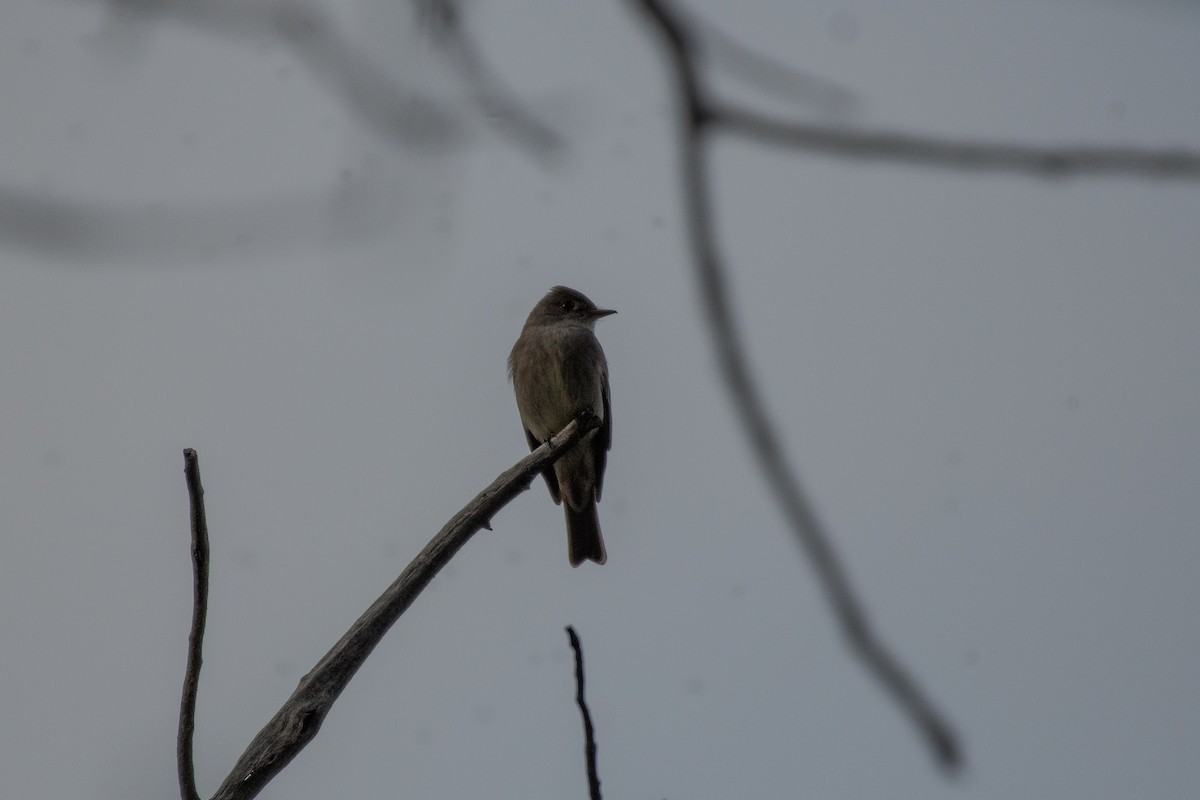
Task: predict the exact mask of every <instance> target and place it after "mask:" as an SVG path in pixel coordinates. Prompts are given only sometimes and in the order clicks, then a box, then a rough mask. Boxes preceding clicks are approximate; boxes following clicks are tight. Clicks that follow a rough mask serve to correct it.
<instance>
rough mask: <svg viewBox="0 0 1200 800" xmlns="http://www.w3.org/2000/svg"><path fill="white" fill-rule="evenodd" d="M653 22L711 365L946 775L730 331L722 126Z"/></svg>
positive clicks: (683, 56) (936, 738) (926, 724)
mask: <svg viewBox="0 0 1200 800" xmlns="http://www.w3.org/2000/svg"><path fill="white" fill-rule="evenodd" d="M633 2H634V3H635V4H636V5H637V6H638V7H639V8H640V9H641V10H642V11H643V12H644V13H645V14H646V15H647V16H648V17H649V18H650V19H651V20H652V21H653V22H654V24H655V26H656V27H657V29H658V33H659V34H660V35H661V37H662V41H663V42H664V44H665V45H666V49H667V52H668V54H669V56H670V59H671V65H672V67H673V68H674V71H675V78H676V82H677V90H678V93H679V97H680V99H681V103H680V109H679V113H680V117H681V124H680V148H681V154H682V172H683V182H684V199H685V203H686V211H687V214H686V217H687V225H688V232H689V235H690V240H691V247H692V251H693V256H694V258H695V264H696V271H697V273H698V277H699V280H700V291H701V294H702V295H703V301H704V305H705V311H706V318H707V320H708V323H709V328H710V330H711V332H712V336H713V344H714V346H715V347H716V350H717V362H718V365H719V367H720V370H721V374H722V375H723V377H724V379H725V384H726V386H727V387H728V389H729V392H730V394H731V395H732V396H733V401H734V404H735V406H736V407H737V411H738V412H739V413H738V420H739V421H740V422H741V423H742V426H743V428H744V430H745V434H746V437H747V439H749V441H750V446H751V449H752V450H753V452H754V455H755V456H756V457H757V459H758V463H759V467H760V468H761V469H762V471H763V475H764V476H765V477H766V479H767V482H768V484H769V485H770V487H771V489H772V491H773V492H774V493H775V499H776V501H777V502H778V503H779V505H780V506H781V508H782V509H783V512H784V514H785V515H786V517H787V519H788V522H789V524H790V525H791V528H792V531H793V533H795V535H796V537H797V539H798V540H799V542H800V545H801V547H802V548H803V549H804V552H805V554H806V555H807V556H808V559H809V561H810V562H811V564H812V566H813V569H814V571H815V572H816V573H817V577H818V578H819V580H820V581H821V583H822V584H823V587H824V590H825V594H826V596H827V598H828V599H829V602H830V605H832V607H833V612H834V615H835V616H836V618H837V621H838V623H839V625H840V626H841V629H842V634H843V636H845V637H846V640H847V642H848V643H849V645H850V648H851V651H852V652H853V653H854V654H855V655H856V656H857V657H858V658H859V660H860V661H862V663H863V665H864V666H865V667H866V668H867V670H868V671H869V672H870V673H871V674H872V675H873V676H874V678H875V679H876V680H877V681H879V683H880V684H881V685H882V686H883V687H884V689H885V690H887V692H888V693H889V695H890V696H891V697H892V699H893V700H894V701H895V702H896V703H897V704H898V705H899V706H900V707H901V708H902V709H903V710H904V711H905V712H906V713H907V714H908V715H909V717H910V718H911V719H912V721H913V722H914V724H916V726H917V728H918V730H919V731H920V732H921V734H922V735H923V736H924V737H925V740H926V741H927V742H928V744H929V746H930V748H931V749H932V751H933V753H934V756H935V758H936V759H937V761H938V763H939V764H940V765H941V766H942V767H943V768H945V769H947V770H954V769H957V768H958V767H959V766H960V765H961V762H962V755H961V752H960V749H959V745H958V740H957V738H956V737H955V735H954V733H953V731H952V730H951V728H950V726H949V724H948V723H947V722H946V721H945V720H943V719H942V717H941V715H940V714H939V713H938V712H937V710H936V709H935V708H934V707H933V704H932V702H931V701H930V700H929V699H928V698H927V697H926V696H925V695H924V693H923V692H922V691H921V689H920V687H919V686H918V685H917V684H916V682H915V681H914V680H913V679H912V677H911V676H910V675H909V674H908V672H907V671H906V670H905V669H904V668H903V667H902V666H901V665H900V663H899V661H898V660H897V659H896V658H895V656H893V655H892V654H891V653H889V652H888V650H887V648H886V647H884V645H883V644H882V643H881V642H880V641H879V638H878V637H877V636H876V634H875V632H874V630H873V628H872V626H871V624H870V620H869V619H868V618H867V615H866V611H865V610H864V609H863V607H862V604H861V603H860V602H859V600H858V598H857V597H856V595H855V594H854V591H853V589H852V588H851V586H850V580H849V578H848V576H847V575H846V571H845V569H844V568H843V566H842V564H841V560H840V559H839V558H838V555H837V552H836V551H835V550H834V548H833V545H832V543H831V542H830V539H829V536H828V534H827V533H826V532H825V530H824V528H823V527H822V525H821V522H820V519H819V518H818V517H817V514H816V512H815V511H814V510H813V507H812V505H811V504H810V503H809V501H808V498H807V497H806V496H805V494H804V490H803V488H802V487H801V485H800V482H799V480H798V479H797V478H796V476H795V474H794V472H793V470H792V469H791V467H790V466H789V465H788V463H787V459H786V458H785V456H784V453H783V449H782V447H781V446H780V445H779V442H780V441H781V439H780V436H779V434H778V432H777V431H776V430H775V425H774V423H773V422H772V421H771V418H770V415H769V414H768V412H767V408H766V403H765V402H764V400H763V398H762V395H761V394H760V393H759V390H758V387H757V385H756V384H755V381H754V378H753V376H752V375H751V374H750V368H749V366H748V361H747V358H746V350H745V347H744V346H743V344H742V342H741V337H740V334H739V332H738V328H737V326H736V324H735V323H734V319H733V310H732V307H731V306H730V303H729V291H728V288H727V286H726V280H725V266H724V263H723V261H722V259H721V255H720V251H719V248H718V246H717V242H716V235H715V232H714V219H713V216H714V215H713V209H712V201H711V199H710V197H709V175H708V165H707V160H706V157H705V155H706V154H705V147H706V146H707V144H708V141H709V134H711V133H712V132H713V130H714V125H715V124H716V123H717V122H718V119H717V117H716V116H715V114H714V112H713V111H712V107H711V106H710V105H709V104H708V100H707V97H706V94H705V91H704V88H703V86H702V84H701V83H700V80H699V77H698V76H697V73H696V69H695V50H694V46H693V43H692V39H691V35H690V32H689V31H688V30H687V29H686V28H685V26H684V25H683V24H682V23H681V22H680V21H679V20H677V19H676V18H675V17H674V15H673V12H671V11H668V9H667V7H666V4H665V3H664V2H662V0H633Z"/></svg>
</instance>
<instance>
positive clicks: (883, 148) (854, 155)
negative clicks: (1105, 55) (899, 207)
mask: <svg viewBox="0 0 1200 800" xmlns="http://www.w3.org/2000/svg"><path fill="white" fill-rule="evenodd" d="M710 113H711V121H712V123H713V124H714V125H719V126H721V127H723V128H726V129H728V130H729V131H732V132H735V133H740V134H742V135H743V136H746V137H748V138H750V139H755V140H757V141H760V142H763V143H765V144H771V145H776V146H779V147H790V148H795V149H797V150H808V151H811V152H813V153H820V154H822V155H827V156H835V157H838V158H850V159H857V160H860V161H891V162H896V163H901V164H911V165H913V166H918V167H941V168H946V169H961V170H975V171H990V172H1010V173H1026V174H1030V175H1034V176H1038V177H1044V178H1066V177H1070V176H1075V175H1133V176H1137V177H1142V178H1179V179H1187V180H1195V179H1196V178H1200V152H1197V151H1195V150H1183V149H1179V150H1154V149H1146V148H1137V147H1087V146H1082V145H1080V146H1068V147H1036V146H1032V145H1021V144H1006V143H1004V142H965V141H960V140H955V139H944V138H938V137H933V136H917V135H913V134H907V133H895V132H882V131H858V130H851V129H848V128H839V127H831V126H828V125H807V124H804V123H802V122H793V121H784V120H777V119H773V118H771V117H767V116H763V115H761V114H756V113H754V112H752V111H745V110H742V109H739V108H734V107H732V106H728V105H720V106H718V107H716V108H714V109H712V110H711V112H710Z"/></svg>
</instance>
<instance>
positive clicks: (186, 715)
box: [175, 448, 208, 800]
mask: <svg viewBox="0 0 1200 800" xmlns="http://www.w3.org/2000/svg"><path fill="white" fill-rule="evenodd" d="M183 474H184V479H185V480H186V481H187V489H188V501H189V508H190V511H191V526H192V628H191V630H190V631H189V632H188V651H187V668H186V669H185V670H184V674H183V697H182V699H181V700H180V701H179V735H178V738H177V739H176V744H175V747H176V749H175V756H176V761H177V764H178V768H179V796H180V797H181V798H182V800H200V795H199V794H197V792H196V767H195V762H194V760H193V755H192V736H193V734H194V733H195V730H196V693H197V691H198V689H199V686H200V665H201V663H202V662H203V658H202V653H201V650H202V648H203V646H204V624H205V620H206V619H207V618H208V521H207V519H206V518H205V515H204V487H203V486H201V485H200V462H199V460H198V458H197V457H196V451H195V450H192V449H191V448H188V449H187V450H184V451H183Z"/></svg>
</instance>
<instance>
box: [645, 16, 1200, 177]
mask: <svg viewBox="0 0 1200 800" xmlns="http://www.w3.org/2000/svg"><path fill="white" fill-rule="evenodd" d="M633 2H634V5H636V6H638V7H639V8H640V9H641V10H642V11H644V12H645V13H647V14H648V15H649V16H650V18H651V19H653V20H654V22H655V24H656V25H657V26H658V29H659V32H660V33H661V34H663V35H664V36H666V37H667V39H668V41H669V44H670V47H671V49H672V51H673V53H674V54H675V55H673V60H674V61H675V62H676V64H675V67H676V70H679V69H681V68H682V67H681V66H680V64H679V58H680V57H682V59H683V61H685V62H686V69H687V72H688V75H689V79H688V81H687V83H688V84H691V85H693V86H694V91H692V95H691V96H689V97H688V98H686V106H687V108H688V109H689V113H693V114H700V115H701V116H703V117H704V118H705V122H706V123H708V124H711V125H712V126H713V127H716V128H720V129H722V130H728V131H729V132H731V133H737V134H741V135H742V136H745V137H746V138H748V139H752V140H755V141H759V142H763V143H765V144H770V145H775V146H777V147H788V148H793V149H796V150H807V151H810V152H813V153H819V154H821V155H827V156H834V157H837V158H848V159H858V160H863V161H890V162H895V163H900V164H912V165H915V166H921V167H939V168H944V169H960V170H970V171H992V172H1010V173H1014V174H1021V173H1024V174H1027V175H1034V176H1037V177H1043V178H1063V177H1068V176H1075V175H1130V176H1136V177H1141V178H1175V179H1184V180H1196V179H1198V178H1200V151H1197V150H1194V149H1187V148H1172V149H1165V148H1161V149H1160V148H1142V147H1096V146H1091V145H1064V146H1061V147H1039V146H1033V145H1025V144H1014V143H1011V142H971V141H962V140H958V139H951V138H945V137H936V136H923V135H915V134H909V133H899V132H894V131H862V130H855V129H853V128H848V127H845V126H841V125H814V124H809V123H803V122H799V121H795V120H786V119H778V118H775V117H771V116H767V115H765V114H760V113H758V112H754V111H749V110H746V109H744V108H740V107H737V106H735V105H733V104H730V103H725V102H721V101H718V100H716V99H714V98H712V97H711V96H710V94H709V90H708V88H707V86H706V85H704V83H703V79H702V77H701V75H700V73H699V67H700V65H701V62H702V60H703V59H702V55H703V52H702V51H703V47H702V44H703V43H704V42H706V41H707V42H708V43H710V45H711V46H712V47H713V50H714V53H715V54H716V55H718V56H720V57H722V58H724V59H725V60H726V61H727V62H729V63H730V64H731V65H732V66H733V67H734V69H735V70H736V71H740V72H742V73H744V74H746V75H747V76H748V77H749V78H750V80H752V81H754V82H755V83H758V84H759V85H762V86H764V87H766V88H770V89H772V90H773V91H775V92H776V93H780V92H781V91H782V85H784V84H786V83H787V82H788V81H789V80H790V81H791V82H792V84H793V93H795V94H797V95H799V96H801V97H803V96H806V95H812V96H813V97H814V98H816V99H818V100H823V101H824V102H825V103H826V104H827V105H830V106H831V107H832V108H833V109H834V110H836V109H837V107H838V106H843V107H846V106H848V105H849V103H850V102H851V100H852V95H850V94H849V93H848V92H846V91H845V90H842V89H840V87H836V86H834V85H832V84H828V83H827V82H826V81H824V80H823V79H819V78H813V77H811V76H808V75H806V74H804V73H799V72H794V71H792V70H790V69H789V68H787V67H783V66H782V65H779V64H776V63H775V62H773V61H771V60H769V59H767V58H765V57H762V56H757V55H756V54H754V52H753V51H752V50H750V49H749V48H745V47H743V46H742V45H740V44H739V43H737V42H735V41H734V40H733V39H732V38H731V37H729V36H727V35H726V34H724V33H723V32H722V31H720V30H719V29H717V28H716V27H714V26H712V25H711V24H708V23H704V22H702V21H701V20H699V19H698V18H696V17H694V16H693V15H691V14H685V13H684V12H683V11H681V10H680V9H678V8H676V7H674V6H673V4H671V3H670V2H669V0H667V2H663V0H633ZM681 45H682V46H683V51H681V50H680V47H681ZM793 73H794V74H793ZM682 90H683V87H681V91H682Z"/></svg>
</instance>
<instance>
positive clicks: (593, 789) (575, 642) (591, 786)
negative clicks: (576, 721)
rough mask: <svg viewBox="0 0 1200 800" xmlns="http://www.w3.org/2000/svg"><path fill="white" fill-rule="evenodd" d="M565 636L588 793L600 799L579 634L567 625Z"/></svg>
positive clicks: (594, 738) (592, 730)
mask: <svg viewBox="0 0 1200 800" xmlns="http://www.w3.org/2000/svg"><path fill="white" fill-rule="evenodd" d="M567 638H569V639H570V640H571V649H572V650H574V651H575V702H576V704H578V706H579V715H580V716H582V717H583V752H584V755H585V756H586V757H587V776H588V794H589V796H590V797H591V800H600V775H599V773H598V772H596V732H595V730H594V729H593V728H592V715H591V713H590V712H589V711H588V707H587V701H586V700H584V699H583V647H582V646H581V645H580V644H579V636H577V635H576V634H575V628H574V627H572V626H571V625H568V626H567Z"/></svg>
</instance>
